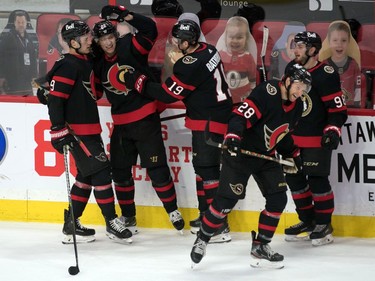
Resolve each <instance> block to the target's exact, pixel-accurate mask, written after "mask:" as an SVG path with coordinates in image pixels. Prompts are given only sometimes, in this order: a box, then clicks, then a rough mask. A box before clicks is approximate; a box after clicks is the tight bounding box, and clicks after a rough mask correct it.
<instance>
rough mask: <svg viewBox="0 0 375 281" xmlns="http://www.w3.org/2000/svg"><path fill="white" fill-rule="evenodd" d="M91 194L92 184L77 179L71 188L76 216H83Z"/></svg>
mask: <svg viewBox="0 0 375 281" xmlns="http://www.w3.org/2000/svg"><path fill="white" fill-rule="evenodd" d="M90 195H91V185H88V184H84V183H81V182H78V181H76V182H75V183H74V184H73V186H72V188H71V190H70V196H71V198H72V206H73V214H74V217H75V218H79V217H81V216H82V213H83V210H84V209H85V208H86V205H87V202H88V201H89V198H90Z"/></svg>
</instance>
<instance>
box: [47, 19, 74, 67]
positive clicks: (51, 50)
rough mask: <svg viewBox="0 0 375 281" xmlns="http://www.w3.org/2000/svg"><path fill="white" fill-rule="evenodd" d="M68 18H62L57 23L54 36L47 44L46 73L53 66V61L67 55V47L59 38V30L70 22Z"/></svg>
mask: <svg viewBox="0 0 375 281" xmlns="http://www.w3.org/2000/svg"><path fill="white" fill-rule="evenodd" d="M71 20H72V19H70V18H62V19H61V20H59V22H58V23H57V27H56V34H55V35H54V36H53V37H52V38H51V40H50V41H49V43H48V49H47V54H48V57H47V71H49V70H50V69H51V68H52V66H53V65H54V63H55V61H56V60H57V59H58V58H59V57H60V56H61V55H63V54H67V53H69V46H68V44H67V43H66V42H65V41H64V40H63V38H62V36H61V29H62V27H63V26H64V24H66V23H67V22H68V21H71Z"/></svg>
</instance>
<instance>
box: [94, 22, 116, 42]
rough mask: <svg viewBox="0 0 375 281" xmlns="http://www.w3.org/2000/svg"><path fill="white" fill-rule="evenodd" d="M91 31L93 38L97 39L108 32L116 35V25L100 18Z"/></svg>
mask: <svg viewBox="0 0 375 281" xmlns="http://www.w3.org/2000/svg"><path fill="white" fill-rule="evenodd" d="M92 33H93V36H94V38H95V39H99V38H100V37H102V36H105V35H108V34H114V35H115V36H116V37H117V29H116V26H114V25H113V23H111V22H110V21H108V20H102V21H99V22H97V23H95V25H94V27H93V29H92Z"/></svg>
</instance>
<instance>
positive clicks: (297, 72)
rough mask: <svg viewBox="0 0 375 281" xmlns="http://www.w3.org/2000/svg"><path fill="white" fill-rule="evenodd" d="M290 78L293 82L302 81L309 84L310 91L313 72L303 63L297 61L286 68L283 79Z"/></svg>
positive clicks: (307, 90)
mask: <svg viewBox="0 0 375 281" xmlns="http://www.w3.org/2000/svg"><path fill="white" fill-rule="evenodd" d="M288 77H289V78H290V80H291V82H292V83H293V82H301V83H303V84H306V85H307V89H306V92H309V91H310V88H311V82H312V78H311V74H310V72H308V71H307V70H306V68H304V67H303V66H302V65H300V64H298V63H296V64H292V65H290V66H288V67H286V68H285V73H284V77H283V81H285V80H286V78H288Z"/></svg>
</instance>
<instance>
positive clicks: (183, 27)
mask: <svg viewBox="0 0 375 281" xmlns="http://www.w3.org/2000/svg"><path fill="white" fill-rule="evenodd" d="M200 35H201V30H200V28H199V25H198V24H197V23H196V22H195V21H192V20H187V19H186V20H180V21H179V22H178V23H176V24H175V25H174V26H173V29H172V36H173V37H175V38H177V39H181V40H182V41H187V42H188V43H189V45H195V44H196V43H197V42H198V39H199V36H200Z"/></svg>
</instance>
